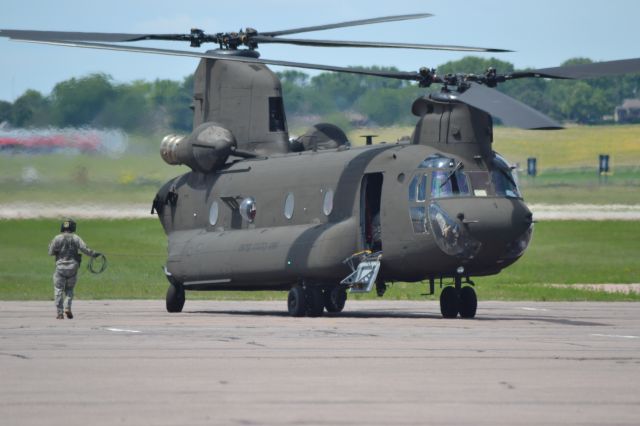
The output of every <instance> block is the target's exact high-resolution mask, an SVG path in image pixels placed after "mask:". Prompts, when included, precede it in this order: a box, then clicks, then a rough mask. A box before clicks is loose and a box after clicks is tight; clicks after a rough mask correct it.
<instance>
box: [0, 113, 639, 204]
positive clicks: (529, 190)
mask: <svg viewBox="0 0 640 426" xmlns="http://www.w3.org/2000/svg"><path fill="white" fill-rule="evenodd" d="M412 131H413V129H412V128H410V127H391V128H384V129H360V130H357V131H353V132H351V133H350V134H349V138H350V139H351V140H352V141H354V143H357V144H362V143H364V141H363V140H362V138H360V137H359V136H360V135H363V134H367V133H375V134H378V135H380V137H379V138H377V139H376V141H384V140H386V141H396V140H397V139H398V138H400V137H402V136H408V135H410V134H411V132H412ZM129 139H130V144H129V151H128V153H127V154H126V155H124V156H122V157H120V158H111V157H107V156H97V155H66V154H60V153H59V154H49V155H26V154H19V155H11V154H9V153H2V154H0V203H9V202H25V201H30V202H37V203H50V202H61V201H62V200H64V202H67V203H90V202H100V203H110V202H113V203H148V202H150V201H151V200H152V199H153V196H154V195H155V193H156V191H157V190H158V188H159V187H160V185H162V184H163V183H164V182H166V181H167V180H168V179H170V178H171V177H174V176H177V175H179V174H182V173H185V172H186V171H188V170H189V169H188V168H186V167H184V166H180V167H175V166H173V167H172V166H169V165H167V164H165V163H164V162H163V161H162V159H161V158H160V155H159V153H158V151H159V150H158V147H159V144H160V140H161V136H146V137H142V136H130V138H129ZM494 149H495V150H496V151H498V152H500V153H502V154H503V155H504V156H505V157H506V158H507V159H509V161H511V162H512V163H519V164H520V165H521V166H522V167H526V159H527V158H528V157H536V158H537V159H538V169H539V175H538V176H537V177H536V178H535V179H531V178H528V177H526V176H522V179H521V181H522V186H523V190H524V195H525V199H526V201H527V202H532V203H554V204H563V203H595V204H610V203H618V204H638V203H640V125H633V126H632V125H630V126H593V127H588V126H580V127H571V128H569V129H566V130H562V131H546V132H545V131H524V130H518V129H509V128H502V127H497V128H496V129H495V143H494ZM601 153H606V154H609V155H610V156H611V166H612V173H611V175H610V176H608V177H607V181H606V182H604V181H601V180H600V179H599V178H598V175H597V170H596V167H597V160H598V155H599V154H601Z"/></svg>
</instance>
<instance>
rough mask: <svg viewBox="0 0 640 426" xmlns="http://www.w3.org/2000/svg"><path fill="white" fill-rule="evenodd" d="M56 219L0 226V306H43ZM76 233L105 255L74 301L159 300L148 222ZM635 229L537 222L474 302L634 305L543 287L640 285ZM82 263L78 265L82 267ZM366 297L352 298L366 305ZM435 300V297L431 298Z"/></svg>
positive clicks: (403, 293) (156, 253)
mask: <svg viewBox="0 0 640 426" xmlns="http://www.w3.org/2000/svg"><path fill="white" fill-rule="evenodd" d="M58 228H59V222H58V221H56V220H0V300H51V299H52V295H53V290H52V283H51V275H52V273H53V266H54V265H53V259H52V258H50V257H49V256H47V245H48V243H49V241H50V239H51V238H53V236H54V235H55V234H56V232H57V230H58ZM78 232H79V234H80V235H81V236H82V237H83V238H84V240H85V241H86V242H87V244H89V246H90V247H92V248H94V249H96V250H98V251H101V252H103V253H105V254H106V255H107V257H108V260H109V266H108V268H107V270H106V271H105V272H104V273H103V274H100V275H92V274H90V273H89V272H88V271H87V270H86V268H85V267H86V265H84V264H83V266H82V269H81V272H80V277H79V284H78V287H77V291H76V294H77V297H79V298H81V299H128V298H134V299H163V298H164V294H165V292H166V288H167V282H166V279H165V278H164V275H163V273H162V270H161V267H162V265H163V264H164V262H165V258H166V239H165V236H164V233H163V232H162V229H161V227H160V224H159V223H158V222H157V221H154V220H86V221H82V222H81V223H79V226H78ZM638 241H640V222H580V221H574V222H543V223H539V224H537V225H536V231H535V233H534V239H533V242H532V244H531V246H530V248H529V250H528V251H527V253H526V254H525V256H524V257H523V258H522V259H521V260H520V261H519V262H517V263H516V264H515V265H513V266H512V267H510V268H508V269H506V270H505V271H503V272H502V273H501V274H499V275H497V276H494V277H484V278H478V279H477V280H476V283H477V284H478V287H477V290H478V296H479V298H480V299H481V300H490V299H491V300H636V301H637V300H640V295H637V294H632V295H622V294H605V293H602V292H590V291H584V290H577V289H571V288H569V289H560V288H550V287H548V284H575V283H638V282H640V262H638V259H639V258H640V244H638ZM85 263H86V260H85ZM425 288H426V287H425V286H424V285H416V284H406V283H396V284H394V285H393V286H391V288H390V289H389V291H388V292H387V295H386V296H385V297H387V298H396V299H433V298H434V296H429V297H424V296H421V293H424V292H425ZM285 297H286V293H285V292H242V293H241V292H203V293H188V295H187V298H192V299H193V298H199V299H202V298H204V299H281V300H284V299H285ZM374 297H375V295H374V294H367V295H364V296H358V298H374ZM436 297H437V294H436Z"/></svg>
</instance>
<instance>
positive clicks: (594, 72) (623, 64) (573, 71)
mask: <svg viewBox="0 0 640 426" xmlns="http://www.w3.org/2000/svg"><path fill="white" fill-rule="evenodd" d="M637 72H640V58H634V59H621V60H618V61H606V62H594V63H592V64H582V65H569V66H566V67H554V68H541V69H537V70H532V71H522V72H516V73H513V74H510V75H508V76H507V78H508V79H515V78H525V77H540V78H559V79H563V78H564V79H586V78H595V77H605V76H608V75H619V74H627V73H637Z"/></svg>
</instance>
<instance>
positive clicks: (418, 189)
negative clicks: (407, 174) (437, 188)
mask: <svg viewBox="0 0 640 426" xmlns="http://www.w3.org/2000/svg"><path fill="white" fill-rule="evenodd" d="M426 199H427V175H425V174H420V175H417V176H414V177H413V179H411V183H409V201H425V200H426Z"/></svg>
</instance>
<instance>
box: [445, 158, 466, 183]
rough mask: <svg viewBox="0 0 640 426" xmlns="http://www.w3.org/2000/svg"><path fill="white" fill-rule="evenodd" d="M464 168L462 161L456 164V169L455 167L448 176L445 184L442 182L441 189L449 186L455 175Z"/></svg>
mask: <svg viewBox="0 0 640 426" xmlns="http://www.w3.org/2000/svg"><path fill="white" fill-rule="evenodd" d="M463 167H464V165H463V164H462V161H460V162H458V164H456V167H455V168H454V169H453V170H451V172H449V174H448V175H447V178H446V179H445V180H444V182H442V183H441V184H440V188H442V187H443V186H445V185H446V184H447V182H449V180H451V178H452V177H453V175H455V174H456V172H457V171H458V170H460V169H461V168H463Z"/></svg>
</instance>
